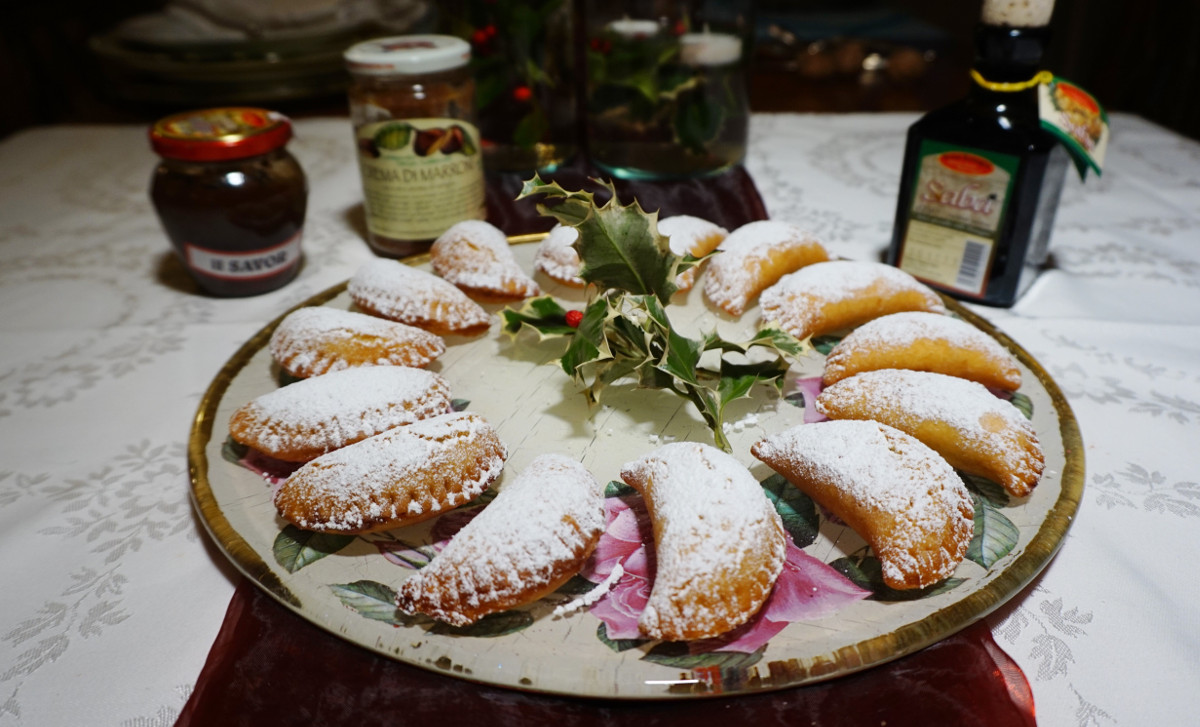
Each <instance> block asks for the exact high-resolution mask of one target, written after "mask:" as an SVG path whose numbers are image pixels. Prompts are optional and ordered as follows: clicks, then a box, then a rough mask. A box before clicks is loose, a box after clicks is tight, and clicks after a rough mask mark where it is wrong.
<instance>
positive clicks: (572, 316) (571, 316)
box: [567, 310, 583, 328]
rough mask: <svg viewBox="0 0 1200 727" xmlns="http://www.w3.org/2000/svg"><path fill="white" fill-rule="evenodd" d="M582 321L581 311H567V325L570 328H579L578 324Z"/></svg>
mask: <svg viewBox="0 0 1200 727" xmlns="http://www.w3.org/2000/svg"><path fill="white" fill-rule="evenodd" d="M582 321H583V311H581V310H569V311H567V325H568V326H570V327H571V328H579V324H580V322H582Z"/></svg>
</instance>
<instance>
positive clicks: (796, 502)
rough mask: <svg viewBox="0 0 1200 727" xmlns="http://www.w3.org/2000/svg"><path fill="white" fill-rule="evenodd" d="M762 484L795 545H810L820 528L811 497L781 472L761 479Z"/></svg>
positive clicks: (815, 507)
mask: <svg viewBox="0 0 1200 727" xmlns="http://www.w3.org/2000/svg"><path fill="white" fill-rule="evenodd" d="M762 486H763V491H764V492H765V493H766V495H767V499H768V500H770V501H771V504H773V505H774V506H775V510H776V511H777V512H778V513H779V516H780V518H782V519H783V527H784V529H785V530H787V531H788V534H789V535H791V536H792V542H793V543H795V544H796V547H797V548H804V547H806V546H809V545H812V543H813V541H815V540H816V539H817V533H818V531H819V530H820V516H819V515H818V514H817V506H816V503H814V502H813V500H812V498H811V497H809V496H808V495H806V494H804V493H803V492H801V491H800V490H798V489H796V487H794V486H793V485H792V484H791V483H790V482H788V481H787V479H786V478H785V477H784V476H783V475H781V474H772V475H771V476H770V477H768V478H767V479H765V480H763V481H762Z"/></svg>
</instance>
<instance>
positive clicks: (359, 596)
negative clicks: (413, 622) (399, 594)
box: [329, 581, 407, 625]
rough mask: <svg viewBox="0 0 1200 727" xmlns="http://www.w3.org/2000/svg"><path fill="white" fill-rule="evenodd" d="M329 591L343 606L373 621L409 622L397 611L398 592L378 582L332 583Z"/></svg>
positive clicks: (396, 623) (389, 622)
mask: <svg viewBox="0 0 1200 727" xmlns="http://www.w3.org/2000/svg"><path fill="white" fill-rule="evenodd" d="M329 589H330V590H332V591H333V593H334V595H336V596H337V597H338V600H340V601H341V602H342V603H343V604H345V605H346V606H348V607H349V608H350V609H351V610H353V611H355V612H357V613H358V614H359V615H360V616H362V617H364V618H368V619H371V620H372V621H382V622H384V623H388V624H394V625H403V624H406V623H407V620H406V619H405V618H404V617H403V614H400V613H397V611H396V591H395V590H394V589H392V588H391V587H389V586H386V585H384V584H382V583H378V582H376V581H355V582H353V583H331V584H329Z"/></svg>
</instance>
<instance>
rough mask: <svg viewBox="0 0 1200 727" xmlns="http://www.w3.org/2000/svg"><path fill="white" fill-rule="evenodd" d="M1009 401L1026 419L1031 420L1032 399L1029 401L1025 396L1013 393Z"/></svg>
mask: <svg viewBox="0 0 1200 727" xmlns="http://www.w3.org/2000/svg"><path fill="white" fill-rule="evenodd" d="M1010 401H1011V402H1012V405H1013V406H1015V407H1017V409H1019V410H1020V411H1021V413H1022V414H1024V415H1025V418H1026V419H1033V399H1030V398H1029V396H1028V395H1027V394H1022V393H1020V392H1014V393H1013V395H1012V399H1010Z"/></svg>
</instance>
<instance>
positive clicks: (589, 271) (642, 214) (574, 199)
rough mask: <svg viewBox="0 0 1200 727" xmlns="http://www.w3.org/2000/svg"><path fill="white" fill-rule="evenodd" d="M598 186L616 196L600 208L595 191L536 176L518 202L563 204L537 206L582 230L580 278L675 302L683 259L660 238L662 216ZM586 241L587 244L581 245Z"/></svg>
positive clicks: (610, 188) (609, 185)
mask: <svg viewBox="0 0 1200 727" xmlns="http://www.w3.org/2000/svg"><path fill="white" fill-rule="evenodd" d="M597 183H598V184H600V185H601V186H603V187H605V188H606V189H607V190H608V192H609V194H610V195H611V197H610V199H609V201H608V202H606V203H605V204H604V205H603V206H599V207H597V206H596V204H595V195H593V194H592V193H591V192H586V191H578V192H568V191H567V190H565V189H563V188H562V187H561V186H560V185H559V184H558V183H557V182H555V183H546V182H543V181H541V178H540V177H538V176H536V175H535V176H534V178H533V179H531V180H529V181H527V182H525V184H524V185H523V187H522V189H521V193H520V195H518V197H517V199H518V200H519V199H524V198H525V197H530V196H534V195H544V196H546V197H548V198H550V199H559V200H560V203H559V204H556V205H554V206H553V207H551V206H548V205H546V204H538V206H537V209H538V211H539V212H541V213H542V214H548V215H550V216H552V217H554V218H556V219H557V220H558V221H559V223H560V224H563V225H570V226H573V227H575V228H576V229H577V230H578V231H579V238H578V239H577V240H576V241H575V244H574V247H575V249H576V250H577V251H578V252H579V260H580V263H581V266H580V270H579V277H581V278H583V279H584V280H586V281H587V282H589V283H593V284H595V285H597V286H598V287H600V288H601V289H615V290H623V291H626V292H628V293H632V294H634V295H653V296H655V297H656V298H658V299H659V301H661V302H662V303H663V304H666V303H668V302H670V299H671V295H672V294H674V293H675V291H676V290H678V287H677V286H676V285H675V276H676V275H677V269H678V267H679V261H680V257H679V256H678V255H676V254H675V253H673V252H671V246H670V244H669V243H668V240H667V238H666V237H665V236H663V235H661V234H659V232H658V224H657V221H658V213H657V212H653V213H647V212H646V211H645V210H643V209H642V207H641V205H640V204H638V202H637V201H636V200H635V201H634V202H633V204H630V205H622V204H620V202H619V201H618V199H617V193H616V189H615V188H614V187H613V185H612V183H611V182H602V181H599V180H597ZM583 239H586V240H587V244H581V241H582V240H583Z"/></svg>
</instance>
